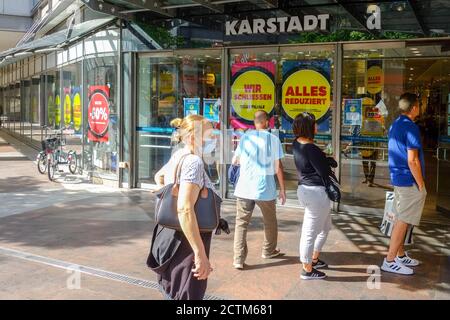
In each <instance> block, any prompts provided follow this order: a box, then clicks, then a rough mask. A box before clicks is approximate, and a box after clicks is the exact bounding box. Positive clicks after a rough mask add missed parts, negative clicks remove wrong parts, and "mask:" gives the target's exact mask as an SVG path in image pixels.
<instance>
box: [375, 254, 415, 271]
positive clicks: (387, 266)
mask: <svg viewBox="0 0 450 320" xmlns="http://www.w3.org/2000/svg"><path fill="white" fill-rule="evenodd" d="M381 270H383V271H386V272H392V273H397V274H403V275H412V274H414V270H413V269H411V268H408V267H407V266H405V265H403V264H401V263H399V262H397V261H396V260H394V261H392V262H387V260H386V258H384V261H383V264H382V265H381Z"/></svg>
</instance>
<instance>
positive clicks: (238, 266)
mask: <svg viewBox="0 0 450 320" xmlns="http://www.w3.org/2000/svg"><path fill="white" fill-rule="evenodd" d="M233 267H234V268H235V269H237V270H242V269H244V264H243V263H233Z"/></svg>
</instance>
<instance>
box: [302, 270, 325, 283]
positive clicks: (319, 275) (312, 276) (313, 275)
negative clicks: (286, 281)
mask: <svg viewBox="0 0 450 320" xmlns="http://www.w3.org/2000/svg"><path fill="white" fill-rule="evenodd" d="M326 276H327V275H326V274H325V273H323V272H322V271H318V270H316V269H314V268H312V270H311V272H306V271H305V269H303V270H302V273H301V274H300V278H301V279H303V280H316V279H323V278H325V277H326Z"/></svg>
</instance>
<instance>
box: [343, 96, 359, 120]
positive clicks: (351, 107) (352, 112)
mask: <svg viewBox="0 0 450 320" xmlns="http://www.w3.org/2000/svg"><path fill="white" fill-rule="evenodd" d="M344 125H347V126H361V125H362V99H344Z"/></svg>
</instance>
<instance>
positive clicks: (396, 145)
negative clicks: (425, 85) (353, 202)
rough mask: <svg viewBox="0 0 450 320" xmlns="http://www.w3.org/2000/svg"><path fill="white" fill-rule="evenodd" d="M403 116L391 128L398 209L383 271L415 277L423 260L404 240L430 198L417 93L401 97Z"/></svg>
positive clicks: (391, 166) (392, 158)
mask: <svg viewBox="0 0 450 320" xmlns="http://www.w3.org/2000/svg"><path fill="white" fill-rule="evenodd" d="M399 109H400V112H401V115H400V116H399V117H398V118H397V119H396V120H395V121H394V123H393V124H392V126H391V128H390V129H389V145H388V149H389V170H390V175H391V183H392V185H393V186H394V206H395V211H396V215H397V217H396V218H397V219H396V222H395V225H394V228H393V230H392V235H391V241H390V245H389V252H388V255H387V257H386V258H385V259H384V261H383V265H382V266H381V270H383V271H387V272H393V273H398V274H404V275H411V274H413V273H414V270H413V269H412V268H410V267H414V266H417V265H419V261H417V260H415V259H413V258H411V257H409V256H408V254H407V252H406V251H405V249H404V246H403V244H404V240H405V235H406V230H407V228H408V225H414V226H418V225H419V223H420V219H421V217H422V211H423V207H424V205H425V198H426V195H427V192H426V189H425V182H424V174H425V162H424V156H423V149H422V143H421V138H420V130H419V127H418V126H417V125H416V124H415V123H414V119H415V118H417V116H418V115H419V100H418V99H417V96H416V95H415V94H413V93H404V94H402V95H401V96H400V101H399Z"/></svg>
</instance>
